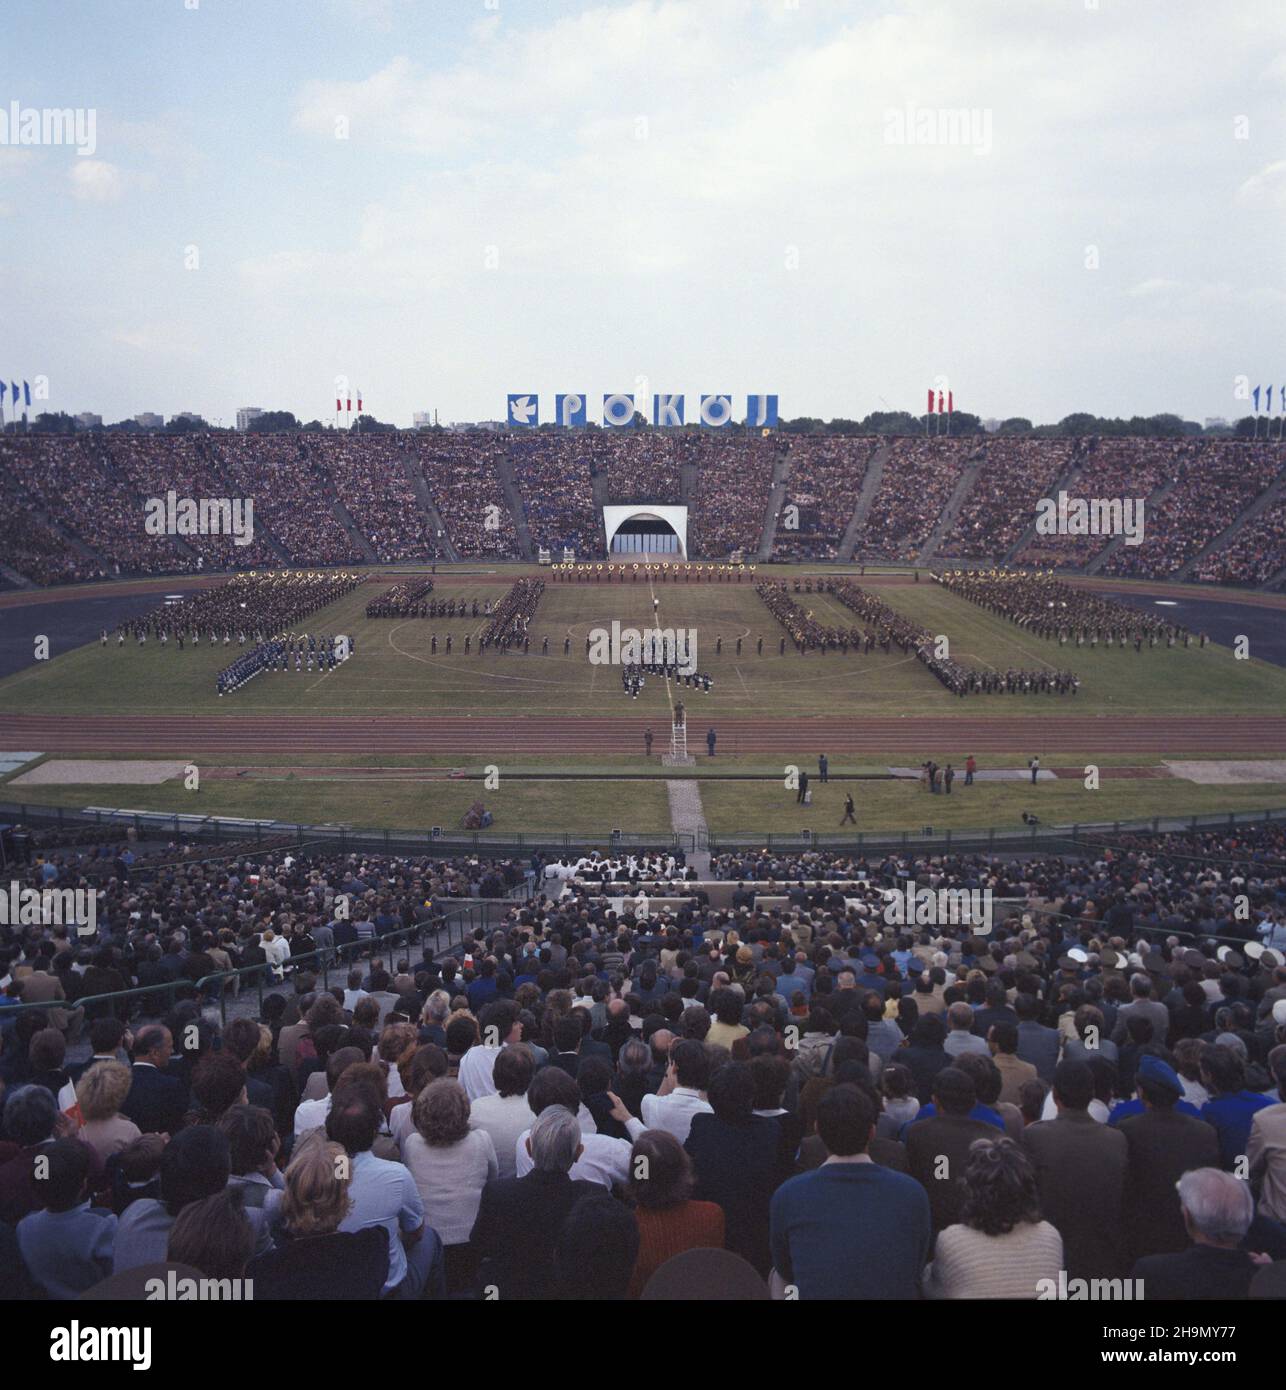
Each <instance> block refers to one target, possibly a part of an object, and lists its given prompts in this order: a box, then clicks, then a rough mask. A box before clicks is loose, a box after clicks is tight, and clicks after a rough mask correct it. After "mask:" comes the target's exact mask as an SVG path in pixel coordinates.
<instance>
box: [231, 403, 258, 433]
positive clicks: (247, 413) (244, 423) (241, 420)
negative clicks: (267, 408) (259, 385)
mask: <svg viewBox="0 0 1286 1390" xmlns="http://www.w3.org/2000/svg"><path fill="white" fill-rule="evenodd" d="M262 414H263V407H262V406H258V405H243V406H242V407H241V409H240V410H238V411H237V428H238V429H239V430H240V431H241V432H242V434H244V433H245V432H246V430H248V429H249V428H250V422H251V420H257V419H258V418H259V417H260V416H261V415H262Z"/></svg>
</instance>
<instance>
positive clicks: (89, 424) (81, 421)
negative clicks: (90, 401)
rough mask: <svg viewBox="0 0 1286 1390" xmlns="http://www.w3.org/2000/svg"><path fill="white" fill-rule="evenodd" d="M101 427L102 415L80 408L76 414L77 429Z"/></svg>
mask: <svg viewBox="0 0 1286 1390" xmlns="http://www.w3.org/2000/svg"><path fill="white" fill-rule="evenodd" d="M102 427H103V417H102V416H101V415H95V414H94V412H93V411H92V410H82V411H81V412H80V414H79V415H77V416H76V428H77V429H78V430H101V429H102Z"/></svg>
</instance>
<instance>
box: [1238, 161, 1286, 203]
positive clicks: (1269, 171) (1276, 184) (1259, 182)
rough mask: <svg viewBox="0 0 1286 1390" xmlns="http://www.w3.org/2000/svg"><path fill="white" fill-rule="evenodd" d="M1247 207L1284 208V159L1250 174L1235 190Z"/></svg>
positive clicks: (1285, 197) (1285, 181) (1285, 171)
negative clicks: (1266, 206)
mask: <svg viewBox="0 0 1286 1390" xmlns="http://www.w3.org/2000/svg"><path fill="white" fill-rule="evenodd" d="M1237 197H1238V199H1239V201H1241V202H1243V203H1245V204H1246V205H1247V206H1248V207H1263V206H1264V205H1268V206H1270V207H1286V159H1279V160H1277V161H1275V162H1274V163H1272V164H1269V165H1267V166H1266V167H1265V168H1263V169H1261V170H1260V171H1259V173H1257V174H1252V175H1251V176H1250V178H1248V179H1247V180H1246V181H1245V183H1243V184H1242V185H1241V187H1240V188H1238V190H1237Z"/></svg>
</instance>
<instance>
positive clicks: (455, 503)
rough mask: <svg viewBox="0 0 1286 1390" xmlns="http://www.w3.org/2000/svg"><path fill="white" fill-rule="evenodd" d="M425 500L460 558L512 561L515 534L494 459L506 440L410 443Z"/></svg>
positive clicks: (449, 438) (486, 437) (476, 437)
mask: <svg viewBox="0 0 1286 1390" xmlns="http://www.w3.org/2000/svg"><path fill="white" fill-rule="evenodd" d="M416 444H417V446H418V449H417V453H418V458H419V463H420V467H421V468H422V469H423V470H424V480H425V482H426V484H427V485H428V489H429V496H430V497H432V499H433V505H434V506H435V507H436V508H437V510H438V515H439V516H440V517H441V518H442V524H443V525H444V526H445V527H446V532H447V535H448V536H450V538H451V541H452V543H453V544H454V546H455V548H456V552H457V554H459V555H460V557H461V558H462V559H466V560H473V559H484V558H486V559H496V560H514V559H517V558H518V553H519V552H518V533H517V531H516V530H515V529H514V523H513V517H512V516H511V515H510V512H509V505H508V503H507V502H506V500H505V493H504V486H503V483H502V480H501V477H500V472H499V469H500V461H501V460H502V459H504V458H505V456H506V451H507V450H508V449H510V448H511V444H510V442H509V441H508V440H506V439H504V438H501V437H497V436H496V435H494V434H488V433H486V432H478V433H474V434H459V435H436V434H435V435H432V436H428V435H426V436H422V437H421V438H419V439H418V440H417V441H416Z"/></svg>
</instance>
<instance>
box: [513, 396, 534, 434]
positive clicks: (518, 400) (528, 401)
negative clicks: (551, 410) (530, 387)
mask: <svg viewBox="0 0 1286 1390" xmlns="http://www.w3.org/2000/svg"><path fill="white" fill-rule="evenodd" d="M509 424H510V427H511V428H515V429H529V428H531V427H532V426H535V425H538V424H540V402H539V400H538V398H537V396H536V393H535V392H534V391H530V392H528V393H527V394H526V395H522V396H518V395H511V396H510V397H509Z"/></svg>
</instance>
